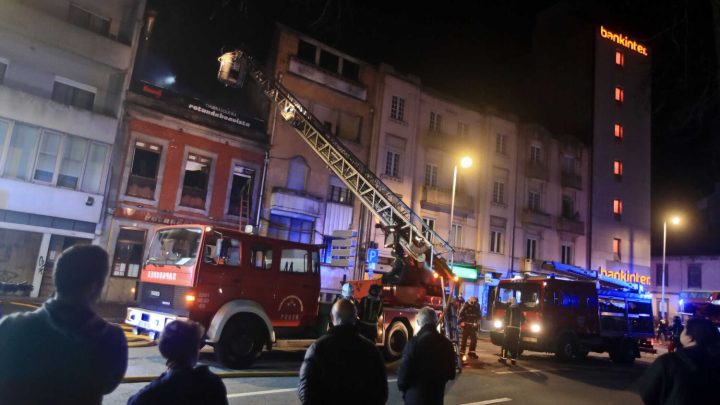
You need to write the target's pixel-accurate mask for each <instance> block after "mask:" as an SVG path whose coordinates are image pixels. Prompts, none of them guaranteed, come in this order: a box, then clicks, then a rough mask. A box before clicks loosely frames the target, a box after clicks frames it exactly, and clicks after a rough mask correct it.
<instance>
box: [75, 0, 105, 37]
mask: <svg viewBox="0 0 720 405" xmlns="http://www.w3.org/2000/svg"><path fill="white" fill-rule="evenodd" d="M68 21H69V22H70V23H71V24H73V25H77V26H78V27H80V28H84V29H86V30H89V31H92V32H94V33H96V34H100V35H102V36H108V34H109V33H110V19H109V18H103V17H100V16H99V15H97V14H93V13H91V12H89V11H87V10H85V9H83V8H80V7H79V6H77V5H75V4H72V3H70V10H69V11H68Z"/></svg>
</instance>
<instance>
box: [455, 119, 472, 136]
mask: <svg viewBox="0 0 720 405" xmlns="http://www.w3.org/2000/svg"><path fill="white" fill-rule="evenodd" d="M469 133H470V125H468V124H466V123H464V122H458V132H457V134H458V136H461V137H466V136H468V134H469Z"/></svg>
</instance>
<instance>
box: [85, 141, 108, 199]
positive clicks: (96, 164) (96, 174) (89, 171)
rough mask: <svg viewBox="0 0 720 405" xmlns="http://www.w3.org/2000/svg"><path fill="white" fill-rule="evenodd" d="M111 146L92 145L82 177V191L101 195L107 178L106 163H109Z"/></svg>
mask: <svg viewBox="0 0 720 405" xmlns="http://www.w3.org/2000/svg"><path fill="white" fill-rule="evenodd" d="M109 152H110V146H109V145H103V144H99V143H92V144H90V153H88V159H87V164H86V165H85V173H84V174H83V176H82V185H81V186H80V189H81V190H82V191H87V192H89V193H99V192H100V188H101V186H102V181H103V178H104V177H105V162H106V161H107V156H108V153H109Z"/></svg>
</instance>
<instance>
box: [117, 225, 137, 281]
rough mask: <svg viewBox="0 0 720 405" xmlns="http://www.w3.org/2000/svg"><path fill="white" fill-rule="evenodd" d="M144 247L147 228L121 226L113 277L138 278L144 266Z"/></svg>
mask: <svg viewBox="0 0 720 405" xmlns="http://www.w3.org/2000/svg"><path fill="white" fill-rule="evenodd" d="M144 248H145V230H136V229H131V228H120V232H119V233H118V237H117V242H116V243H115V255H114V256H113V266H112V275H113V277H130V278H137V277H138V276H139V275H140V268H141V267H142V262H143V250H144Z"/></svg>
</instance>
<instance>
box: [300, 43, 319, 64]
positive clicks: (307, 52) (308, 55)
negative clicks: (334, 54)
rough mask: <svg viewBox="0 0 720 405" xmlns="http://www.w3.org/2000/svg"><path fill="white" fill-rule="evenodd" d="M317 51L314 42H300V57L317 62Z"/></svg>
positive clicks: (313, 62)
mask: <svg viewBox="0 0 720 405" xmlns="http://www.w3.org/2000/svg"><path fill="white" fill-rule="evenodd" d="M316 52H317V47H316V46H315V45H313V44H310V43H307V42H305V41H300V42H299V43H298V53H297V56H298V58H300V59H302V60H304V61H306V62H310V63H312V64H315V53H316Z"/></svg>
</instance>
